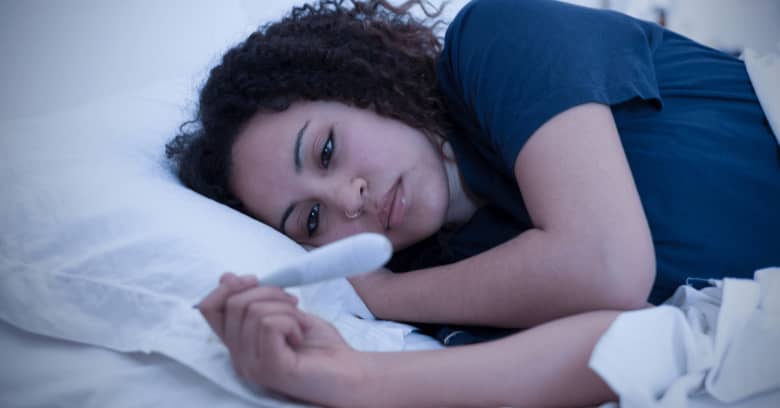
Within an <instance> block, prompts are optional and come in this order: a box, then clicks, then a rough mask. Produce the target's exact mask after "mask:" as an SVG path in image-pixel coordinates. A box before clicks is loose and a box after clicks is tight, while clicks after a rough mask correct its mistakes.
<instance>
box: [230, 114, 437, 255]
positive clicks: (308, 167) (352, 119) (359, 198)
mask: <svg viewBox="0 0 780 408" xmlns="http://www.w3.org/2000/svg"><path fill="white" fill-rule="evenodd" d="M232 155H233V156H232V160H233V167H232V169H231V180H230V182H231V183H230V184H231V188H232V190H233V193H234V194H235V195H236V196H237V197H238V198H239V199H240V200H241V201H242V202H243V203H244V205H245V207H246V208H247V210H248V211H249V212H250V213H251V214H253V215H254V216H256V217H257V218H259V219H260V220H262V221H264V222H265V223H267V224H269V225H271V226H273V227H275V228H277V229H279V230H280V231H282V232H283V233H284V234H286V235H288V236H289V237H291V238H292V239H294V240H295V241H297V242H299V243H301V244H305V245H312V246H320V245H323V244H326V243H328V242H331V241H334V240H337V239H340V238H343V237H346V236H349V235H353V234H357V233H361V232H377V233H381V234H383V235H385V236H386V237H387V238H388V239H390V241H391V242H392V243H393V248H394V249H395V250H399V249H402V248H405V247H407V246H409V245H411V244H413V243H415V242H417V241H419V240H421V239H424V238H426V237H428V236H430V235H431V234H433V233H435V232H436V231H437V230H438V229H439V228H440V227H441V226H442V225H443V223H444V220H445V216H446V212H447V207H448V201H449V188H448V183H447V174H446V171H445V166H444V163H443V160H442V158H441V154H440V153H439V149H438V147H437V146H435V145H434V144H433V143H432V142H431V141H429V139H428V138H427V137H426V136H425V135H424V134H423V133H422V132H420V131H419V130H417V129H414V128H412V127H409V126H407V125H406V124H404V123H403V122H401V121H398V120H393V119H388V118H385V117H382V116H379V115H377V114H376V113H374V112H373V111H371V110H366V109H359V108H354V107H351V106H348V105H345V104H342V103H338V102H322V101H317V102H298V103H295V104H293V105H291V106H290V107H289V108H288V109H287V110H285V111H283V112H278V113H258V114H257V115H255V116H254V117H253V118H252V119H251V120H250V121H249V122H248V124H247V126H246V127H245V128H244V130H243V131H242V132H241V134H240V135H239V136H238V138H237V140H236V143H235V144H234V146H233V150H232Z"/></svg>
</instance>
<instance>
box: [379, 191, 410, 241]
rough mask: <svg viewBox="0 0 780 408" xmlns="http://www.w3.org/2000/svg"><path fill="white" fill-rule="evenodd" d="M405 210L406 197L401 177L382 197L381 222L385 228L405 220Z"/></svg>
mask: <svg viewBox="0 0 780 408" xmlns="http://www.w3.org/2000/svg"><path fill="white" fill-rule="evenodd" d="M405 212H406V198H405V197H404V189H403V184H402V183H401V179H398V181H397V182H396V183H395V184H393V187H391V188H390V190H389V191H388V192H387V193H386V194H385V196H384V198H383V199H382V209H381V211H380V213H379V215H380V222H381V223H382V226H383V227H384V228H385V230H388V229H390V228H393V227H396V226H398V225H399V224H400V223H401V222H402V221H403V218H404V213H405Z"/></svg>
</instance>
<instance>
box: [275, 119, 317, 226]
mask: <svg viewBox="0 0 780 408" xmlns="http://www.w3.org/2000/svg"><path fill="white" fill-rule="evenodd" d="M310 121H311V120H309V119H307V120H306V123H304V124H303V126H301V129H300V130H298V135H297V136H296V137H295V147H294V148H293V164H294V166H295V174H301V171H302V168H303V159H301V144H302V143H301V141H302V140H303V133H304V132H306V128H307V127H309V122H310ZM296 205H298V203H297V202H295V203H292V204H290V205H288V206H287V208H286V209H285V210H284V214H282V221H281V222H280V223H279V230H280V231H282V234H285V235H286V234H287V233H286V232H285V227H286V225H285V224H287V219H288V218H290V214H292V212H293V210H295V206H296Z"/></svg>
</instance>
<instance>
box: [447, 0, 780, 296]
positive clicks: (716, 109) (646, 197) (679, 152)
mask: <svg viewBox="0 0 780 408" xmlns="http://www.w3.org/2000/svg"><path fill="white" fill-rule="evenodd" d="M438 75H439V85H440V90H441V92H442V94H443V96H444V99H445V101H446V103H447V106H448V108H449V109H450V112H451V115H452V118H453V120H454V122H455V124H456V128H455V130H454V131H453V132H452V134H450V135H449V139H450V141H451V143H452V145H453V148H454V150H455V154H456V159H457V161H458V164H459V167H460V170H461V172H462V174H463V177H464V180H465V182H466V186H467V188H468V189H470V190H471V191H472V192H473V193H474V194H476V195H477V196H478V197H480V198H481V199H483V200H484V201H486V202H487V203H488V204H487V205H486V206H485V207H482V208H481V209H480V210H478V212H477V213H476V214H475V216H474V217H473V218H472V219H471V220H470V221H469V223H468V224H466V225H465V226H463V227H462V228H460V229H459V230H458V231H456V232H455V234H454V235H453V236H452V238H451V239H450V240H449V241H448V243H449V245H448V246H449V248H448V249H449V251H450V255H451V257H450V260H452V261H454V260H458V259H462V258H464V257H468V256H471V255H475V254H477V253H479V252H482V251H484V250H486V249H488V248H491V247H493V246H496V245H498V244H499V243H501V242H504V241H506V240H508V239H510V238H513V237H515V236H517V235H518V234H519V233H521V232H522V231H524V230H526V229H528V228H531V227H532V226H533V224H532V222H531V219H530V217H529V215H528V212H527V210H526V208H525V205H524V204H523V198H522V194H521V192H520V191H519V189H518V186H517V182H516V180H515V177H514V163H515V159H516V158H517V155H518V153H519V152H520V150H521V149H522V148H523V145H524V144H525V142H526V141H527V140H528V139H529V138H530V137H531V135H532V134H533V133H534V132H535V131H536V130H537V129H538V128H539V127H540V126H542V125H543V124H544V123H545V122H546V121H548V120H549V119H551V118H552V117H553V116H555V115H556V114H558V113H560V112H563V111H565V110H567V109H569V108H571V107H574V106H577V105H581V104H584V103H590V102H597V103H603V104H606V105H609V106H610V107H611V109H612V113H613V116H614V118H615V122H616V124H617V128H618V131H619V133H620V138H621V141H622V143H623V147H624V150H625V153H626V157H627V158H628V162H629V165H630V167H631V171H632V173H633V176H634V180H635V182H636V185H637V188H638V191H639V195H640V197H641V201H642V205H643V207H644V210H645V214H646V215H647V218H648V221H649V225H650V230H651V233H652V237H653V243H654V245H655V253H656V259H657V275H656V281H655V285H654V288H653V291H652V294H651V297H650V301H651V302H654V303H658V302H661V301H663V300H664V299H665V298H666V297H668V296H669V295H671V293H672V291H673V290H674V288H675V287H677V286H678V285H680V284H683V283H685V279H686V278H687V277H703V278H708V277H724V276H738V277H752V274H753V272H754V270H756V269H758V268H761V267H766V266H771V265H780V239H778V232H780V210H778V209H779V208H780V159H779V157H780V156H779V155H778V147H777V143H776V141H775V139H774V136H773V134H772V132H771V130H770V128H769V125H768V123H767V121H766V118H765V116H764V113H763V111H762V110H761V107H760V105H759V102H758V100H757V98H756V95H755V92H754V91H753V88H752V86H751V84H750V81H749V78H748V76H747V72H746V70H745V66H744V64H743V63H742V62H741V61H739V60H738V59H736V58H734V57H732V56H729V55H727V54H725V53H722V52H720V51H717V50H714V49H711V48H708V47H705V46H702V45H700V44H697V43H695V42H693V41H691V40H689V39H687V38H685V37H683V36H680V35H678V34H676V33H673V32H671V31H668V30H666V29H664V28H663V27H660V26H658V25H656V24H653V23H649V22H644V21H641V20H637V19H634V18H631V17H629V16H626V15H623V14H620V13H616V12H612V11H607V10H598V9H589V8H584V7H580V6H575V5H571V4H568V3H561V2H556V1H549V0H475V1H472V2H471V3H469V4H468V5H467V6H466V7H464V8H463V9H462V10H461V11H460V13H459V14H458V15H457V17H456V18H455V19H454V21H453V22H452V23H451V24H450V26H449V28H448V30H447V34H446V38H445V43H444V48H443V51H442V53H441V56H440V59H439V61H438ZM604 199H605V200H608V199H609V197H604ZM626 273H631V271H626ZM605 284H607V283H605Z"/></svg>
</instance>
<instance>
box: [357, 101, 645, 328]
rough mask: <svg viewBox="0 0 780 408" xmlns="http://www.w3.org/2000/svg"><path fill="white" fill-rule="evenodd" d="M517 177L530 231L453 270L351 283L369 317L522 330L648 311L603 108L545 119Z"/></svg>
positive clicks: (640, 258)
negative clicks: (580, 316)
mask: <svg viewBox="0 0 780 408" xmlns="http://www.w3.org/2000/svg"><path fill="white" fill-rule="evenodd" d="M515 177H516V179H517V184H518V187H519V188H520V190H521V191H522V192H523V197H524V199H525V205H526V207H527V209H528V212H529V214H530V216H531V218H532V220H533V223H534V225H535V228H532V229H530V230H528V231H526V232H523V233H522V234H520V235H518V236H517V237H516V238H514V239H512V240H510V241H507V242H505V243H504V244H502V245H499V246H497V247H495V248H492V249H490V250H488V251H486V252H484V253H482V254H479V255H477V256H474V257H471V258H468V259H465V260H463V261H461V262H457V263H455V264H452V265H447V266H440V267H435V268H429V269H424V270H419V271H415V272H414V273H406V274H398V275H392V274H388V273H377V274H369V275H365V276H362V277H358V278H355V279H352V280H351V282H352V283H353V285H354V286H355V289H356V290H357V292H358V293H359V294H360V296H361V298H363V300H364V301H365V302H366V304H367V305H368V307H369V309H370V310H371V311H372V312H373V313H374V314H375V315H376V316H377V317H380V318H384V319H392V320H402V321H416V322H438V323H444V322H446V323H461V324H479V325H492V326H506V327H530V326H533V325H536V324H539V323H542V322H545V321H549V320H552V319H555V318H559V317H562V316H567V315H571V314H575V313H581V312H585V311H590V310H600V309H613V310H614V309H617V310H624V309H633V308H639V307H642V306H644V305H645V304H646V299H647V296H648V293H649V291H650V288H651V286H652V283H653V280H654V277H655V256H654V251H653V244H652V240H651V237H650V231H649V227H648V225H647V221H646V219H645V215H644V211H643V209H642V205H641V203H640V201H639V195H638V193H637V190H636V186H635V185H634V181H633V177H632V175H631V171H630V169H629V167H628V163H627V160H626V158H625V153H624V152H623V149H622V146H621V144H620V138H619V136H618V133H617V129H616V127H615V123H614V119H613V118H612V113H611V111H610V109H609V107H607V106H605V105H599V104H586V105H580V106H577V107H574V108H572V109H569V110H567V111H565V112H563V113H560V114H558V115H557V116H555V117H553V118H552V119H551V120H549V121H548V122H547V123H545V124H544V125H543V126H542V127H541V128H539V130H537V131H536V132H535V133H534V134H533V135H532V136H531V138H530V139H529V141H528V142H527V143H526V145H525V146H524V147H523V149H522V150H521V151H520V154H519V155H518V158H517V160H516V162H515Z"/></svg>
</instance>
